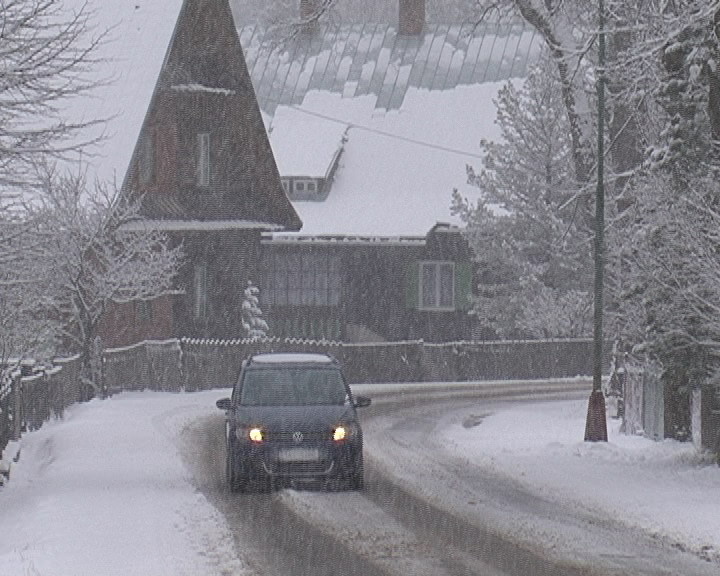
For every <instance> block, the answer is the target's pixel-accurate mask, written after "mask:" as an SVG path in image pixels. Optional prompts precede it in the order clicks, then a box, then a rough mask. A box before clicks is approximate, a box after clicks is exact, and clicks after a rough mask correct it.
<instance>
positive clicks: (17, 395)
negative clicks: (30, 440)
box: [10, 371, 23, 441]
mask: <svg viewBox="0 0 720 576" xmlns="http://www.w3.org/2000/svg"><path fill="white" fill-rule="evenodd" d="M11 381H12V384H10V395H11V397H12V434H11V436H10V439H11V440H15V441H17V440H20V434H21V432H22V421H23V414H22V376H21V375H20V371H17V372H16V373H15V374H13V375H12V376H11Z"/></svg>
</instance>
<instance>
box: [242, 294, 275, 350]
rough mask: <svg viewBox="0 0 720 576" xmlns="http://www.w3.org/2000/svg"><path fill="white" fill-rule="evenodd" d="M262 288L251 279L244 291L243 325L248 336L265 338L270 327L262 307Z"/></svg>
mask: <svg viewBox="0 0 720 576" xmlns="http://www.w3.org/2000/svg"><path fill="white" fill-rule="evenodd" d="M259 295H260V289H259V288H258V287H257V286H255V285H254V284H253V283H252V281H251V280H248V284H247V287H246V288H245V290H244V291H243V302H242V326H243V329H244V330H245V335H246V336H247V337H248V338H252V339H259V338H265V337H266V336H267V334H268V331H269V327H268V324H267V322H266V321H265V319H264V318H263V317H262V310H261V309H260V298H259Z"/></svg>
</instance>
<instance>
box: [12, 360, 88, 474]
mask: <svg viewBox="0 0 720 576" xmlns="http://www.w3.org/2000/svg"><path fill="white" fill-rule="evenodd" d="M2 374H3V377H2V379H0V472H3V473H5V474H7V468H8V464H7V455H6V454H4V452H5V450H6V447H7V446H8V443H9V442H11V441H13V440H19V439H20V435H21V434H22V433H23V432H25V431H28V430H37V429H38V428H40V427H41V426H42V425H43V423H44V422H46V421H47V420H49V419H50V418H53V417H57V418H59V417H62V415H63V413H64V412H65V409H66V408H68V407H69V406H71V405H72V404H75V403H76V402H78V401H79V400H80V393H81V391H80V359H79V357H74V358H69V359H61V360H57V361H56V362H55V365H54V366H53V367H52V368H51V369H49V370H40V371H33V372H31V371H27V372H25V373H23V371H21V370H20V369H18V370H15V371H13V372H8V371H7V370H6V371H4V372H2Z"/></svg>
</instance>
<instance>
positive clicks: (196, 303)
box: [193, 264, 207, 320]
mask: <svg viewBox="0 0 720 576" xmlns="http://www.w3.org/2000/svg"><path fill="white" fill-rule="evenodd" d="M206 315H207V267H206V266H205V265H204V264H199V265H197V266H195V278H194V280H193V316H194V317H195V319H196V320H202V319H204V318H205V316H206Z"/></svg>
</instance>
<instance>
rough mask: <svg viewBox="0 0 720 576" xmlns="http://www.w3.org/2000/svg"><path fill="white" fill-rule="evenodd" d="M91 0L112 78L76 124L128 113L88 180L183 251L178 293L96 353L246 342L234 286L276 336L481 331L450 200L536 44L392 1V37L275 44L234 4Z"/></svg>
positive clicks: (468, 192)
mask: <svg viewBox="0 0 720 576" xmlns="http://www.w3.org/2000/svg"><path fill="white" fill-rule="evenodd" d="M69 1H70V2H73V1H78V2H79V1H81V0H69ZM83 1H84V0H83ZM90 4H91V7H95V8H96V13H97V14H98V15H99V16H100V17H101V19H104V21H103V22H101V25H103V24H104V25H105V26H107V27H112V30H113V32H114V34H113V35H114V38H115V39H116V40H117V44H113V43H112V42H110V43H108V50H110V51H111V52H110V53H109V54H108V59H107V61H106V62H108V63H119V64H118V65H119V66H120V69H119V71H116V70H113V69H111V70H110V71H109V73H106V74H105V76H106V77H107V76H110V77H112V78H114V79H117V80H118V81H117V82H114V83H110V85H109V87H106V88H105V89H106V92H105V93H103V94H101V95H100V97H99V98H96V99H95V100H94V102H91V103H88V106H89V108H88V109H86V110H85V113H90V112H93V110H91V107H92V106H93V105H96V103H97V102H102V103H105V104H107V103H109V102H115V103H119V104H120V106H121V108H122V110H121V111H120V113H118V114H116V115H115V116H113V120H112V122H113V124H112V126H111V132H112V133H113V134H114V135H113V136H111V138H110V139H109V142H110V151H109V152H106V153H105V154H104V160H103V161H99V162H94V163H93V166H94V168H95V169H96V172H97V175H98V177H100V178H103V177H104V178H105V179H107V178H109V177H112V176H113V175H117V174H122V175H123V180H122V190H123V192H124V193H127V194H132V195H136V196H137V197H138V198H141V199H142V215H143V220H142V221H139V222H137V224H136V226H152V227H153V228H156V229H160V230H163V231H165V232H166V233H167V234H168V235H169V237H170V238H171V239H172V241H173V242H176V243H182V245H183V248H184V251H185V264H184V266H183V268H182V270H181V273H180V277H179V278H178V279H177V293H176V294H175V295H172V296H167V297H163V298H159V299H157V300H155V301H153V302H137V303H132V304H128V303H125V304H118V303H115V304H112V305H110V306H109V307H108V313H107V315H106V318H105V321H104V323H103V327H102V339H103V343H104V345H105V346H120V345H126V344H130V343H133V342H137V341H139V340H142V339H162V338H170V337H210V338H240V337H242V336H243V332H242V327H241V323H240V309H241V302H242V297H243V289H244V287H245V286H246V284H247V281H252V282H253V283H254V284H256V285H258V286H259V288H260V294H261V305H262V308H263V310H264V312H265V317H266V320H267V321H268V323H269V324H270V334H271V335H275V336H291V337H305V338H329V339H341V340H345V341H382V340H403V339H425V340H429V341H452V340H461V339H469V338H472V337H473V336H475V335H477V334H478V331H479V330H480V329H481V328H482V326H481V323H478V319H477V317H475V316H471V315H469V314H468V311H469V309H470V307H471V293H472V287H473V286H474V285H476V283H477V279H476V278H474V273H473V269H472V255H471V254H470V251H469V248H468V246H467V243H466V242H465V240H464V238H463V236H462V233H461V230H460V228H459V226H458V224H459V222H458V221H457V218H455V217H454V215H453V213H452V211H451V195H452V191H453V189H458V190H459V192H460V193H461V194H462V195H463V196H466V197H472V195H473V194H477V190H473V189H471V188H469V187H468V186H467V185H466V165H467V164H470V163H477V162H480V156H479V154H478V153H479V142H480V140H481V139H482V138H492V137H496V136H497V129H496V128H494V119H495V107H494V105H493V103H492V99H493V98H494V97H495V95H496V94H497V90H498V88H499V87H500V86H501V84H502V83H503V82H505V81H507V80H509V79H512V78H515V77H522V76H523V75H524V74H525V72H526V69H527V66H528V64H529V62H530V61H531V59H532V58H533V57H534V56H535V55H536V54H537V52H538V50H539V47H538V42H537V41H536V39H535V37H534V35H533V34H532V32H531V31H530V30H528V29H526V28H525V27H523V26H518V25H516V24H507V25H492V26H479V27H478V26H475V27H473V26H463V25H458V26H438V25H429V24H428V23H426V22H425V20H424V8H423V2H421V1H420V2H415V0H404V1H403V2H402V3H401V4H402V6H401V10H400V12H399V23H398V26H397V27H395V26H394V25H388V24H368V25H364V26H338V27H334V26H331V25H327V26H325V25H323V26H319V25H318V26H313V27H312V28H309V29H307V30H305V31H303V33H301V34H298V35H296V36H295V37H293V38H291V39H289V40H288V39H286V40H283V41H282V42H278V39H277V37H274V36H273V34H272V33H271V32H269V31H264V30H262V29H261V28H259V27H258V26H250V27H242V26H241V27H239V28H238V27H237V26H236V24H235V21H234V20H233V16H232V13H231V11H230V8H229V5H228V0H167V2H163V3H151V4H145V3H136V2H130V1H128V0H118V2H117V3H113V5H112V6H111V7H108V6H107V5H106V4H105V3H103V2H100V0H92V1H91V2H90ZM301 4H302V3H301ZM403 15H405V16H403ZM404 17H407V18H408V19H409V20H408V21H407V22H404V20H403V18H404ZM113 50H114V51H115V52H114V53H113V52H112V51H113ZM118 55H119V58H116V57H114V56H118ZM103 112H105V111H101V112H100V113H99V114H100V115H103ZM111 112H112V110H111ZM105 116H106V114H105ZM113 130H115V131H113Z"/></svg>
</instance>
